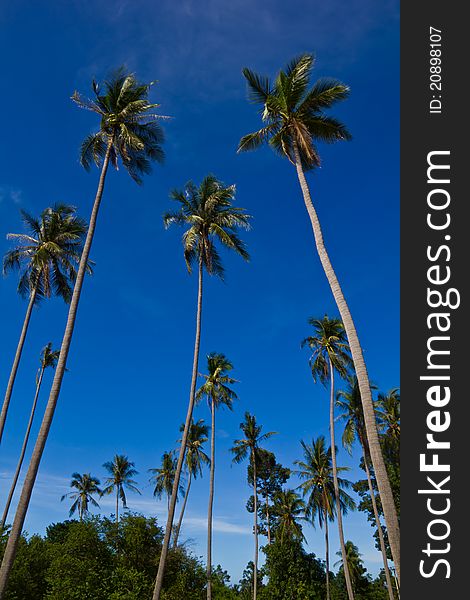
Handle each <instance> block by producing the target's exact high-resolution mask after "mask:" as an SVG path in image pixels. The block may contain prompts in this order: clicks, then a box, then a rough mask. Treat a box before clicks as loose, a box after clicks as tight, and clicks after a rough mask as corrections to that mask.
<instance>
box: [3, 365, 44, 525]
mask: <svg viewBox="0 0 470 600" xmlns="http://www.w3.org/2000/svg"><path fill="white" fill-rule="evenodd" d="M44 369H45V367H41V369H40V371H39V377H38V380H37V383H36V393H35V394H34V400H33V406H32V407H31V412H30V415H29V421H28V425H27V427H26V433H25V434H24V439H23V445H22V447H21V452H20V458H19V459H18V464H17V465H16V471H15V475H14V476H13V481H12V482H11V487H10V491H9V493H8V498H7V502H6V504H5V509H4V511H3V515H2V522H1V524H0V532H1V531H3V530H4V528H5V523H6V521H7V518H8V512H9V510H10V505H11V501H12V499H13V494H14V493H15V489H16V484H17V483H18V478H19V476H20V472H21V467H22V466H23V460H24V455H25V453H26V447H27V445H28V441H29V434H30V433H31V426H32V424H33V420H34V413H35V412H36V405H37V403H38V397H39V390H40V389H41V384H42V378H43V375H44Z"/></svg>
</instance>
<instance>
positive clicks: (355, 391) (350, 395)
mask: <svg viewBox="0 0 470 600" xmlns="http://www.w3.org/2000/svg"><path fill="white" fill-rule="evenodd" d="M347 384H348V387H347V389H346V390H340V391H339V392H338V393H337V395H336V405H337V406H338V407H339V408H340V410H342V411H343V412H342V414H341V415H340V416H339V417H338V419H342V420H343V421H345V424H344V432H343V446H344V447H345V448H346V450H347V451H348V452H349V453H350V454H352V445H353V443H354V442H355V441H356V439H357V440H358V441H359V444H360V445H361V448H362V457H363V459H364V468H365V470H366V475H367V483H368V486H369V493H370V499H371V502H372V510H373V511H374V517H375V524H376V527H377V533H378V536H379V543H380V550H381V552H382V559H383V564H384V570H385V579H386V582H387V589H388V595H389V598H390V600H394V596H393V588H392V580H391V577H390V570H389V568H388V560H387V550H386V548H385V541H384V536H383V531H382V525H381V523H380V518H379V511H378V509H377V503H376V501H375V491H374V487H373V485H372V477H371V473H370V468H369V461H370V457H369V449H368V445H367V435H366V428H365V425H364V413H363V410H362V402H361V392H360V390H359V383H358V381H357V377H356V376H355V375H350V376H349V377H348V379H347ZM372 387H373V388H374V389H376V386H372Z"/></svg>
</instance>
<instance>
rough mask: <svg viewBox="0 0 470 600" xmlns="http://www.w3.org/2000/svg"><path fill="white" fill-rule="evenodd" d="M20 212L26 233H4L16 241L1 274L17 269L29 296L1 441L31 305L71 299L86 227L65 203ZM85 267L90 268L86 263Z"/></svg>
mask: <svg viewBox="0 0 470 600" xmlns="http://www.w3.org/2000/svg"><path fill="white" fill-rule="evenodd" d="M21 216H22V219H23V223H24V224H25V226H26V228H27V233H9V234H8V235H7V238H8V239H10V240H14V241H15V242H17V245H16V246H15V247H14V248H12V249H11V250H9V251H8V252H7V253H6V254H5V257H4V259H3V274H4V275H6V274H7V273H9V272H10V271H12V270H14V269H18V270H19V271H20V279H19V283H18V293H19V294H20V296H21V297H22V298H29V302H28V307H27V309H26V316H25V318H24V322H23V327H22V329H21V334H20V339H19V341H18V345H17V347H16V354H15V358H14V360H13V365H12V367H11V371H10V377H9V379H8V384H7V389H6V392H5V398H4V400H3V405H2V411H1V413H0V442H1V440H2V437H3V430H4V428H5V421H6V418H7V413H8V408H9V406H10V400H11V395H12V392H13V385H14V383H15V379H16V374H17V371H18V366H19V364H20V359H21V354H22V352H23V346H24V343H25V339H26V334H27V332H28V327H29V323H30V320H31V313H32V310H33V307H34V305H37V304H38V302H39V301H40V300H41V299H42V298H50V297H51V296H52V295H53V294H55V295H57V296H60V297H61V298H62V299H63V300H64V301H65V302H66V303H69V302H70V298H71V296H72V285H73V283H74V282H75V279H76V265H77V264H78V263H79V261H80V254H81V252H82V248H83V241H84V238H85V235H86V230H87V224H86V222H85V221H83V220H82V219H80V218H79V217H77V214H76V212H75V208H74V207H73V206H68V205H66V204H56V205H55V206H53V207H52V208H51V207H49V208H46V209H45V210H43V211H42V213H41V215H40V216H39V218H35V217H33V216H31V215H30V214H28V213H27V212H25V211H21ZM88 270H89V271H91V269H90V266H89V265H88Z"/></svg>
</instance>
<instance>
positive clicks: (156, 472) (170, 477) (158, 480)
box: [149, 450, 184, 509]
mask: <svg viewBox="0 0 470 600" xmlns="http://www.w3.org/2000/svg"><path fill="white" fill-rule="evenodd" d="M149 473H153V476H152V477H151V478H150V482H151V483H154V484H155V488H154V490H153V495H154V496H155V497H156V498H158V499H159V500H161V498H162V496H163V495H164V494H166V497H167V507H168V509H169V508H170V498H171V491H172V489H173V482H174V480H175V473H176V457H175V451H174V450H171V451H170V452H164V453H163V455H162V463H161V466H160V467H159V468H158V469H149ZM183 493H184V490H183V488H182V487H180V494H183Z"/></svg>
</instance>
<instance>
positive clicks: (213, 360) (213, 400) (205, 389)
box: [196, 352, 237, 600]
mask: <svg viewBox="0 0 470 600" xmlns="http://www.w3.org/2000/svg"><path fill="white" fill-rule="evenodd" d="M232 369H233V365H232V363H231V362H230V361H229V360H228V359H227V358H226V356H225V355H224V354H217V353H215V352H212V354H209V355H208V357H207V371H208V374H207V375H203V377H204V378H205V380H206V381H205V383H204V384H203V385H202V386H201V387H200V388H199V389H198V391H197V392H196V400H197V401H199V400H201V399H202V398H203V396H205V397H206V398H207V403H208V405H209V408H210V411H211V458H210V464H211V474H210V485H209V506H208V510H207V567H206V568H207V600H211V598H212V508H213V505H214V479H215V411H216V410H217V409H218V408H220V407H221V406H226V407H227V408H229V409H230V410H232V406H233V401H234V400H235V399H236V398H237V395H236V393H235V392H234V391H233V390H232V389H231V388H230V387H229V386H230V385H232V384H234V383H236V382H237V380H236V379H233V378H232V377H230V375H228V373H229V372H230V371H232Z"/></svg>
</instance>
